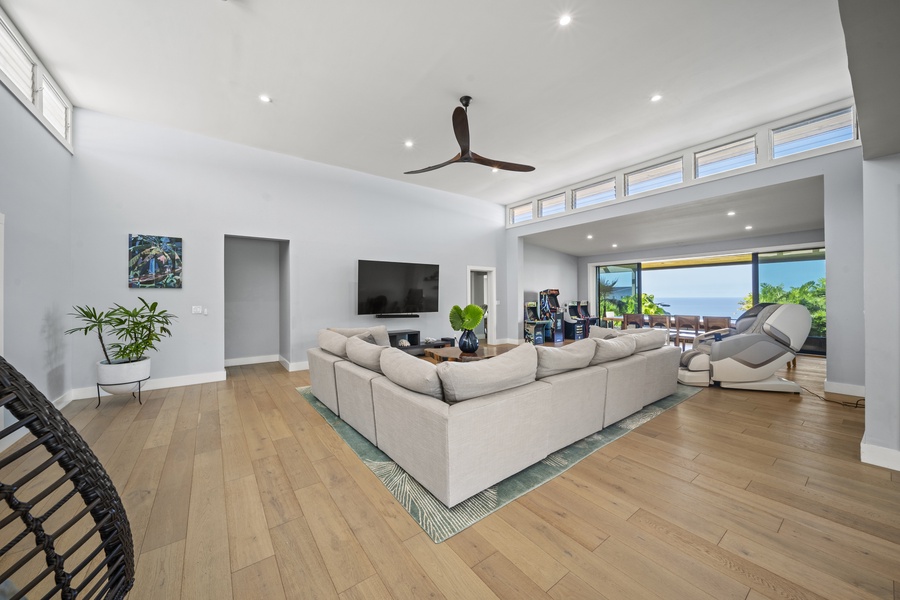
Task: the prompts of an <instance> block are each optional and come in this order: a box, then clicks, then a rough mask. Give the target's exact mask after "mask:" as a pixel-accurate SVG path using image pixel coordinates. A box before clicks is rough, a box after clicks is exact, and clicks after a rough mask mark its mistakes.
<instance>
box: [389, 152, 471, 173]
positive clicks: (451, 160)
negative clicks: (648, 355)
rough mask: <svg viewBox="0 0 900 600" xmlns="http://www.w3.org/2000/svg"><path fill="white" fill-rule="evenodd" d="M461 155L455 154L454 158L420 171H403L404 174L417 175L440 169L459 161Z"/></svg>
mask: <svg viewBox="0 0 900 600" xmlns="http://www.w3.org/2000/svg"><path fill="white" fill-rule="evenodd" d="M461 156H462V155H461V154H457V155H456V156H454V157H453V158H451V159H450V160H448V161H447V162H442V163H441V164H439V165H433V166H431V167H425V168H424V169H419V170H418V171H406V172H405V173H403V174H404V175H415V174H417V173H426V172H428V171H434V170H435V169H440V168H441V167H446V166H447V165H452V164H453V163H455V162H459V159H460V157H461Z"/></svg>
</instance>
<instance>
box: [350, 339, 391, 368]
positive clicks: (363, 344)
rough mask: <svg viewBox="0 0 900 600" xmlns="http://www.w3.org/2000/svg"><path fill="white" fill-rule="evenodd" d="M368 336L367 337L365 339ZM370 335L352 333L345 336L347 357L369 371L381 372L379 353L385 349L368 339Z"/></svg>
mask: <svg viewBox="0 0 900 600" xmlns="http://www.w3.org/2000/svg"><path fill="white" fill-rule="evenodd" d="M366 338H368V339H366ZM371 339H372V337H371V336H370V335H368V334H365V335H364V336H358V335H354V336H352V337H348V338H347V358H349V359H350V360H351V361H353V362H354V363H356V364H357V365H359V366H361V367H365V368H366V369H369V370H370V371H375V372H376V373H381V353H382V352H383V351H384V350H386V348H385V347H384V346H378V345H376V344H374V343H373V342H371V341H369V340H371Z"/></svg>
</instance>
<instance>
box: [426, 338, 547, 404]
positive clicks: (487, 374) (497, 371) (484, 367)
mask: <svg viewBox="0 0 900 600" xmlns="http://www.w3.org/2000/svg"><path fill="white" fill-rule="evenodd" d="M536 372H537V351H536V350H535V349H534V346H532V345H531V344H522V345H521V346H518V347H516V348H513V349H512V350H510V351H509V352H506V353H504V354H501V355H500V356H497V357H496V358H490V359H487V360H479V361H476V362H442V363H441V364H439V365H438V366H437V373H438V376H439V377H440V378H441V384H442V385H443V387H444V400H445V401H446V402H447V403H449V404H453V403H454V402H462V401H463V400H468V399H469V398H476V397H478V396H485V395H487V394H492V393H494V392H502V391H503V390H508V389H510V388H514V387H519V386H520V385H525V384H526V383H531V382H532V381H534V377H535V374H536Z"/></svg>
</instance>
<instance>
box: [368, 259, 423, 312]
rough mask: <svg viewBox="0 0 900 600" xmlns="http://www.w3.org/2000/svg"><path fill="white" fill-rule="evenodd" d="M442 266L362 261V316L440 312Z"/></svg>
mask: <svg viewBox="0 0 900 600" xmlns="http://www.w3.org/2000/svg"><path fill="white" fill-rule="evenodd" d="M439 275H440V268H439V267H438V265H422V264H417V263H399V262H383V261H378V260H360V261H359V279H358V281H359V292H358V294H357V304H358V311H357V313H358V314H360V315H390V314H412V313H423V312H437V311H438V280H439Z"/></svg>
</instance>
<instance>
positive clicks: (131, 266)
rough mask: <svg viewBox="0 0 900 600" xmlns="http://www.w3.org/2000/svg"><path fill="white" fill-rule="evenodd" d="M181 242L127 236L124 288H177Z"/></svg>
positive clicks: (179, 281) (175, 239) (179, 280)
mask: <svg viewBox="0 0 900 600" xmlns="http://www.w3.org/2000/svg"><path fill="white" fill-rule="evenodd" d="M182 257H183V255H182V253H181V238H176V237H166V236H162V235H140V234H136V233H134V234H129V235H128V287H131V288H180V287H181V260H182Z"/></svg>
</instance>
